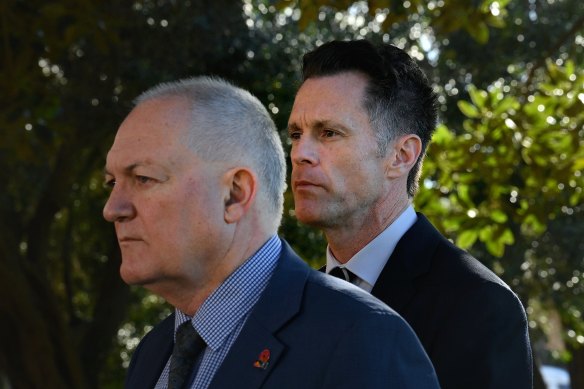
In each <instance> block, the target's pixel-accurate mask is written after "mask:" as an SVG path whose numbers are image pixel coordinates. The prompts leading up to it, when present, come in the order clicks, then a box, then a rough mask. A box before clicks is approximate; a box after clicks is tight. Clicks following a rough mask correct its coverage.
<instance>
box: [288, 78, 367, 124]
mask: <svg viewBox="0 0 584 389" xmlns="http://www.w3.org/2000/svg"><path fill="white" fill-rule="evenodd" d="M367 85H368V79H367V77H366V76H365V75H363V74H361V73H358V72H343V73H339V74H335V75H332V76H321V77H315V78H309V79H307V80H306V81H304V83H303V84H302V86H301V87H300V89H299V90H298V93H297V94H296V99H295V100H294V105H293V107H292V112H291V113H290V120H289V126H290V127H292V128H293V127H302V128H304V127H315V126H318V125H319V124H321V123H323V122H328V123H339V124H341V125H343V126H344V127H346V128H347V129H353V130H354V131H355V132H365V133H369V132H370V131H368V130H369V127H370V124H369V115H368V112H367V110H366V109H365V106H364V98H365V91H366V88H367Z"/></svg>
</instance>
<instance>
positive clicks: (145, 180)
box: [136, 176, 154, 184]
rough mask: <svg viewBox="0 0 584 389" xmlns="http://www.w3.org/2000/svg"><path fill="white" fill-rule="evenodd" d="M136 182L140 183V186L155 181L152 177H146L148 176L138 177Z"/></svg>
mask: <svg viewBox="0 0 584 389" xmlns="http://www.w3.org/2000/svg"><path fill="white" fill-rule="evenodd" d="M136 180H137V181H138V182H139V183H140V184H148V183H150V182H152V181H154V180H153V179H152V178H150V177H146V176H136Z"/></svg>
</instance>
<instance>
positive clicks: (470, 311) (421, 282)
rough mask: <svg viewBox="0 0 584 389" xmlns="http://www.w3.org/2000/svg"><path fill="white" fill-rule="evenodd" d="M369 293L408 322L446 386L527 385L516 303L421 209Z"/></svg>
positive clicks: (521, 316)
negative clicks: (448, 238)
mask: <svg viewBox="0 0 584 389" xmlns="http://www.w3.org/2000/svg"><path fill="white" fill-rule="evenodd" d="M371 293H372V294H373V295H374V296H376V297H377V298H379V299H380V300H382V301H384V302H385V303H387V305H389V306H390V307H392V308H393V309H395V310H396V311H397V312H398V313H399V314H400V315H402V317H403V318H404V319H406V321H407V322H408V323H409V324H410V325H411V326H412V328H413V329H414V331H415V332H416V334H417V335H418V337H419V339H420V341H421V342H422V345H423V346H424V348H425V349H426V352H427V353H428V355H429V356H430V359H431V360H432V363H433V364H434V368H435V369H436V374H437V375H438V380H439V382H440V385H441V387H442V388H443V389H454V388H461V389H481V388H485V389H487V388H489V389H504V388H509V389H523V388H531V387H532V356H531V346H530V343H529V336H528V327H527V319H526V315H525V311H524V309H523V306H522V304H521V302H520V301H519V299H518V298H517V296H516V295H515V294H514V293H513V292H512V291H511V290H510V289H509V287H508V286H507V285H506V284H505V283H504V282H503V281H502V280H501V279H499V278H498V277H497V276H496V275H495V274H494V273H493V272H491V271H490V270H489V269H487V268H486V267H485V266H483V265H482V264H481V263H479V262H478V261H477V260H476V259H475V258H473V257H472V256H471V255H469V254H468V253H467V252H465V251H463V250H461V249H459V248H458V247H456V246H454V245H453V244H452V243H450V241H448V240H447V239H445V238H444V237H443V236H442V235H441V234H440V233H439V232H438V231H437V230H436V229H435V228H434V226H432V224H431V223H430V222H429V221H428V219H426V218H425V217H424V216H423V215H422V214H418V219H417V221H416V223H415V224H414V225H413V226H412V227H411V228H410V229H409V230H408V231H407V232H406V233H405V234H404V236H403V237H402V238H401V239H400V241H399V243H398V244H397V246H396V248H395V250H394V252H393V254H392V255H391V257H390V258H389V261H388V263H387V265H386V266H385V268H384V269H383V270H382V272H381V275H380V276H379V278H378V279H377V282H376V283H375V285H374V287H373V290H372V291H371Z"/></svg>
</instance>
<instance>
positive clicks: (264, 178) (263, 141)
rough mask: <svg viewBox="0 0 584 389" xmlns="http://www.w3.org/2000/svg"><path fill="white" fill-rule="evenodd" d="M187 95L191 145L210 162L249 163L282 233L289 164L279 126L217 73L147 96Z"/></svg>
mask: <svg viewBox="0 0 584 389" xmlns="http://www.w3.org/2000/svg"><path fill="white" fill-rule="evenodd" d="M168 97H179V98H185V99H187V101H188V102H189V104H190V110H191V128H190V132H189V136H190V144H191V148H192V150H193V151H194V153H195V154H196V155H197V156H198V157H199V158H201V159H203V160H205V161H209V162H227V163H236V164H243V165H245V166H247V167H249V168H251V169H252V170H253V171H254V172H255V173H256V174H257V176H258V180H259V189H258V207H257V209H258V210H259V211H260V212H261V213H262V214H264V213H265V215H264V216H265V217H266V218H267V219H268V220H266V221H265V222H266V223H268V224H270V223H271V225H267V226H268V227H269V228H271V231H273V232H276V230H277V229H278V227H279V225H280V222H281V218H282V211H283V207H284V205H283V204H284V191H285V190H286V162H285V157H284V149H283V147H282V141H281V140H280V137H279V135H278V131H277V129H276V125H275V124H274V122H273V120H272V119H271V117H270V115H269V113H268V111H267V110H266V108H265V107H264V106H263V105H262V103H261V102H260V101H259V100H258V99H257V98H256V97H255V96H253V95H252V94H251V93H249V92H248V91H246V90H243V89H241V88H238V87H236V86H234V85H233V84H231V83H229V82H227V81H225V80H223V79H220V78H215V77H205V76H203V77H194V78H189V79H184V80H179V81H175V82H168V83H162V84H159V85H157V86H155V87H153V88H151V89H149V90H147V91H146V92H144V93H142V94H141V95H140V96H138V97H137V98H136V100H135V101H134V102H135V104H136V105H138V104H140V103H143V102H145V101H147V100H156V99H162V98H168Z"/></svg>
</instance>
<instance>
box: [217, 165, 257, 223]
mask: <svg viewBox="0 0 584 389" xmlns="http://www.w3.org/2000/svg"><path fill="white" fill-rule="evenodd" d="M223 179H224V181H223V182H224V184H225V186H224V187H225V188H226V191H225V197H224V203H225V210H224V219H225V222H227V223H235V222H237V221H239V220H240V219H241V218H242V217H243V216H244V215H245V214H246V212H247V211H248V210H249V208H250V207H251V206H252V204H253V202H254V200H255V197H256V193H257V186H258V179H257V177H256V175H255V174H254V172H252V171H251V170H250V169H248V168H245V167H235V168H232V169H229V170H228V171H227V172H225V174H224V175H223Z"/></svg>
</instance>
